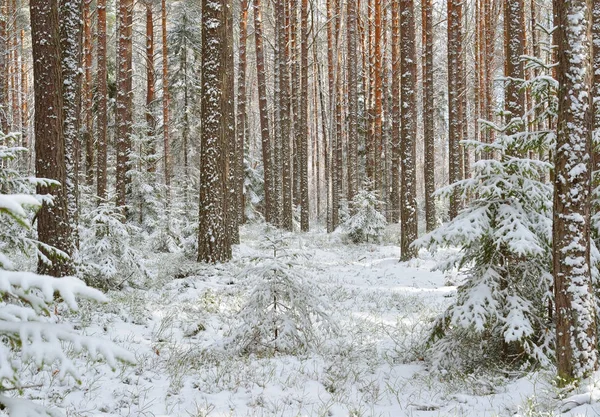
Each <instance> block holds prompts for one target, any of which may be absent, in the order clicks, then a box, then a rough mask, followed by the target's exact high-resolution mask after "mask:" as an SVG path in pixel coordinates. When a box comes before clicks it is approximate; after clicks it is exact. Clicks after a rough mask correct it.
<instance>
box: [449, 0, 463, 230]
mask: <svg viewBox="0 0 600 417" xmlns="http://www.w3.org/2000/svg"><path fill="white" fill-rule="evenodd" d="M460 1H461V0H448V109H449V112H448V113H449V114H448V118H449V122H448V123H449V126H448V136H449V137H448V158H449V159H448V166H449V170H448V171H449V172H448V175H449V178H448V181H449V183H450V184H453V183H455V182H457V181H459V180H460V179H461V177H462V175H461V166H462V163H461V161H462V158H461V153H460V144H459V142H460V138H461V135H462V126H461V120H460V105H461V103H460V100H461V98H460V95H459V88H458V87H459V84H460V77H461V74H460V71H459V66H460V63H459V60H460V55H459V54H460V43H461V25H462V24H461V23H462V22H461V11H460V8H461V5H460ZM459 206H460V197H459V192H458V189H457V190H456V191H455V192H454V194H453V195H452V196H450V210H449V215H450V218H451V219H453V218H454V217H456V216H457V214H458V210H459Z"/></svg>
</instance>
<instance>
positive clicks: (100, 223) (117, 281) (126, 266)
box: [78, 203, 148, 289]
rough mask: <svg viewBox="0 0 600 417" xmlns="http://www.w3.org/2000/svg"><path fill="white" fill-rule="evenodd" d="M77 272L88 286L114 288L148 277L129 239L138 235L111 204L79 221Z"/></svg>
mask: <svg viewBox="0 0 600 417" xmlns="http://www.w3.org/2000/svg"><path fill="white" fill-rule="evenodd" d="M81 224H82V228H81V231H80V235H81V248H80V251H79V259H78V263H79V271H80V274H81V275H82V276H83V278H84V280H85V281H86V283H87V284H88V285H91V286H93V287H96V288H103V289H115V288H120V287H122V286H123V285H125V284H131V283H137V284H140V281H142V280H143V279H144V278H147V277H148V271H147V270H146V268H145V267H144V264H143V262H142V257H141V254H140V253H138V251H137V249H136V248H135V246H134V242H133V239H132V237H133V236H134V235H136V234H138V233H139V232H140V230H139V228H138V227H136V226H134V225H132V224H131V223H127V222H124V215H123V213H122V212H121V210H120V209H118V208H117V207H115V205H114V204H112V203H102V204H100V205H98V206H97V207H96V208H94V209H93V210H91V211H90V212H89V213H85V214H84V215H83V216H82V219H81Z"/></svg>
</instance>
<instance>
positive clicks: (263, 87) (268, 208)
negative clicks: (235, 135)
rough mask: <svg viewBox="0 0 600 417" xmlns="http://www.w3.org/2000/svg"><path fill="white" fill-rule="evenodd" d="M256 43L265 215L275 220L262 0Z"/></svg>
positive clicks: (256, 17) (256, 18) (256, 11)
mask: <svg viewBox="0 0 600 417" xmlns="http://www.w3.org/2000/svg"><path fill="white" fill-rule="evenodd" d="M254 45H255V48H256V77H257V81H258V106H259V113H260V135H261V142H262V159H263V176H264V195H265V200H264V201H265V204H264V216H265V220H266V221H267V222H269V223H271V222H272V221H273V217H274V216H273V201H272V199H273V155H272V148H271V138H270V130H269V107H268V103H267V80H266V75H265V53H264V50H263V35H262V12H261V6H260V0H254Z"/></svg>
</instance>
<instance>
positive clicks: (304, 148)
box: [297, 0, 310, 232]
mask: <svg viewBox="0 0 600 417" xmlns="http://www.w3.org/2000/svg"><path fill="white" fill-rule="evenodd" d="M300 38H301V39H300V85H301V91H300V122H299V124H300V131H299V132H298V134H297V136H298V138H299V142H298V144H299V149H298V152H299V154H300V205H301V211H300V229H301V230H302V231H303V232H308V229H309V219H308V217H309V213H310V211H309V207H308V205H309V196H308V41H309V40H308V0H302V1H301V5H300Z"/></svg>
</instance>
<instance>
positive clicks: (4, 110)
mask: <svg viewBox="0 0 600 417" xmlns="http://www.w3.org/2000/svg"><path fill="white" fill-rule="evenodd" d="M0 16H4V17H5V18H3V19H0V131H1V132H4V133H7V132H8V128H9V126H8V113H9V110H8V85H7V81H8V66H9V65H8V51H9V49H8V27H7V22H8V18H7V17H8V0H0Z"/></svg>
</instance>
